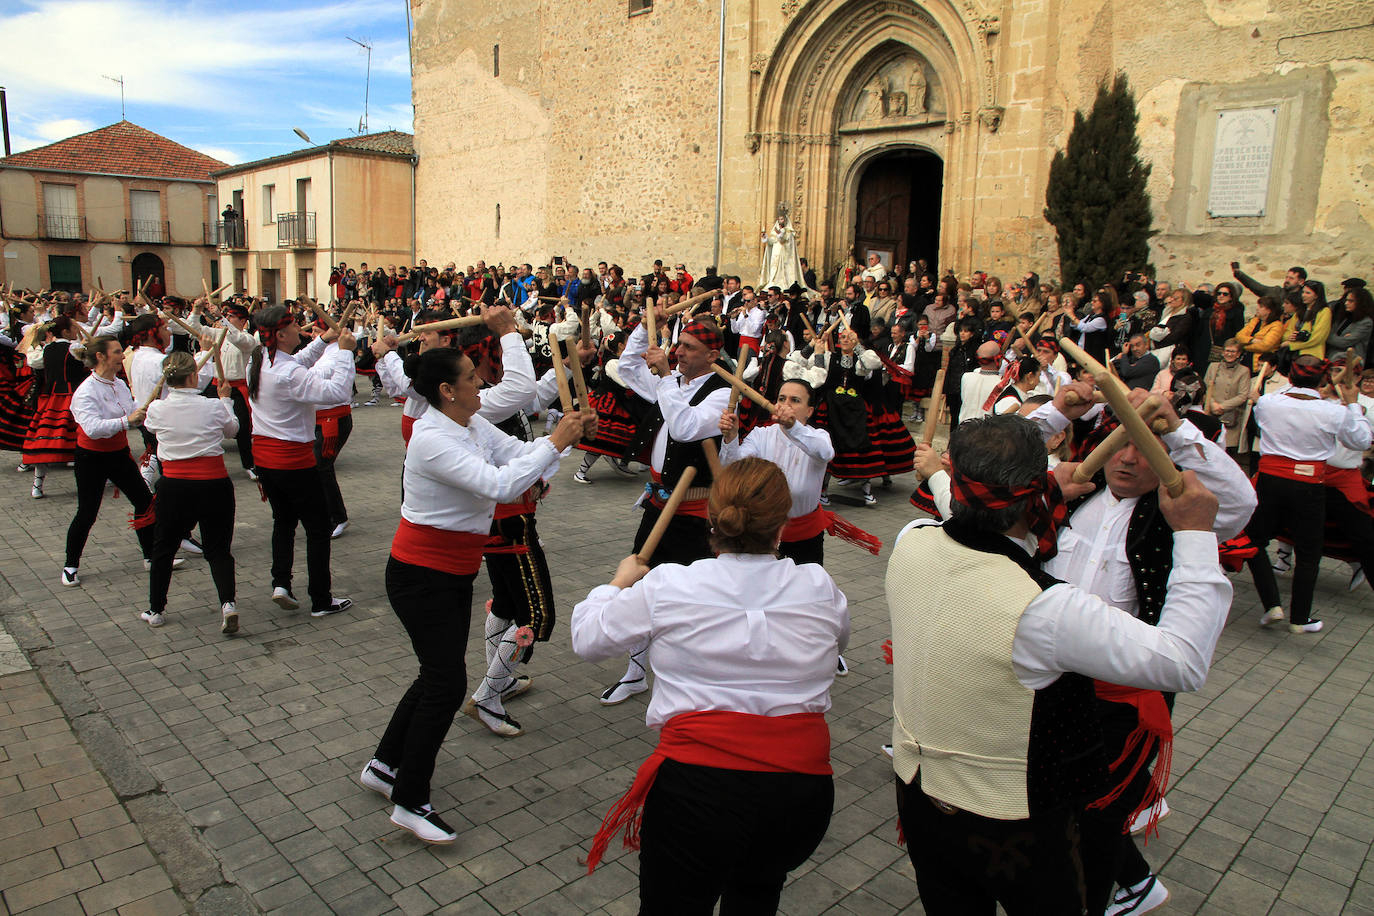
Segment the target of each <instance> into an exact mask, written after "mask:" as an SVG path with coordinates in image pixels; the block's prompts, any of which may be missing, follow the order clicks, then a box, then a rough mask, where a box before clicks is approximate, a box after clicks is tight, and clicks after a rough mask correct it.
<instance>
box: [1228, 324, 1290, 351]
mask: <svg viewBox="0 0 1374 916" xmlns="http://www.w3.org/2000/svg"><path fill="white" fill-rule="evenodd" d="M1283 331H1284V324H1283V322H1282V321H1271V322H1269V323H1268V324H1266V325H1265V326H1264V327H1260V326H1259V316H1258V315H1256V316H1255V317H1254V318H1251V319H1250V321H1249V322H1248V323H1247V324H1246V325H1245V327H1243V328H1241V329H1240V330H1239V331H1237V332H1236V340H1238V341H1240V345H1241V348H1242V349H1244V350H1245V352H1247V353H1268V352H1270V351H1271V350H1276V349H1278V346H1279V341H1281V340H1283Z"/></svg>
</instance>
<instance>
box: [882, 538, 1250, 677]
mask: <svg viewBox="0 0 1374 916" xmlns="http://www.w3.org/2000/svg"><path fill="white" fill-rule="evenodd" d="M933 524H937V523H936V522H934V521H932V520H930V519H921V520H918V521H915V522H912V523H911V524H910V525H907V527H906V528H904V529H903V530H902V533H901V534H899V535H898V536H897V537H898V539H899V540H900V539H901V537H902V535H904V534H906V532H907V531H909V530H910V529H911V528H913V527H916V526H919V525H933ZM1015 543H1018V544H1020V546H1021V547H1022V548H1025V547H1026V546H1027V545H1026V544H1025V543H1024V542H1019V541H1017V542H1015ZM1231 594H1232V589H1231V581H1230V580H1229V579H1227V578H1226V576H1225V575H1224V574H1223V573H1222V571H1221V564H1220V563H1219V562H1218V560H1217V537H1216V535H1215V534H1212V533H1211V532H1210V531H1177V532H1175V533H1174V567H1173V572H1171V573H1170V574H1169V584H1168V591H1167V593H1166V597H1165V599H1164V608H1163V610H1162V611H1161V612H1160V617H1159V624H1158V626H1150V625H1149V624H1148V623H1145V622H1143V621H1141V620H1137V619H1136V618H1135V616H1134V615H1132V614H1130V613H1128V612H1126V611H1123V610H1121V609H1120V608H1118V607H1114V606H1113V603H1109V602H1107V601H1104V600H1103V599H1101V598H1099V597H1097V596H1096V595H1093V594H1091V593H1090V592H1088V591H1086V590H1084V589H1082V588H1079V587H1077V586H1075V585H1070V584H1067V583H1063V584H1060V585H1055V586H1052V587H1050V588H1047V589H1045V590H1044V591H1043V592H1041V593H1040V595H1039V596H1038V597H1036V598H1035V599H1034V600H1033V601H1031V603H1030V604H1028V605H1026V609H1025V610H1024V611H1022V612H1021V620H1020V622H1019V623H1018V624H1017V626H1016V636H1015V638H1014V639H1013V640H1012V649H1011V659H1012V668H1013V670H1014V671H1015V673H1016V679H1017V681H1019V682H1020V683H1021V685H1022V686H1023V687H1026V688H1028V689H1030V690H1040V689H1041V688H1044V687H1048V686H1049V685H1050V684H1053V683H1054V682H1055V680H1057V679H1058V678H1059V676H1060V675H1061V674H1064V673H1067V672H1070V671H1076V672H1078V673H1079V674H1084V675H1087V676H1088V677H1091V678H1097V679H1099V680H1104V681H1110V682H1111V683H1113V684H1123V685H1126V686H1131V687H1141V688H1144V689H1147V690H1167V691H1193V690H1198V689H1200V688H1201V687H1202V686H1203V684H1205V683H1206V682H1207V670H1208V668H1209V667H1210V666H1211V663H1212V653H1213V652H1214V651H1215V650H1216V646H1217V640H1218V639H1219V638H1220V637H1221V631H1222V629H1223V628H1224V627H1225V626H1226V615H1227V613H1228V612H1229V611H1230V609H1231Z"/></svg>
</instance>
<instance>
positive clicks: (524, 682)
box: [501, 674, 534, 703]
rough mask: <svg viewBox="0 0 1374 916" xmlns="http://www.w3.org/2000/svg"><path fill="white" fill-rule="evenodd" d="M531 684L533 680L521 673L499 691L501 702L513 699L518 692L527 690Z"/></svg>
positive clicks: (518, 694) (532, 684)
mask: <svg viewBox="0 0 1374 916" xmlns="http://www.w3.org/2000/svg"><path fill="white" fill-rule="evenodd" d="M533 686H534V681H532V680H530V678H529V675H527V674H522V675H520V676H519V677H517V678H515V679H514V680H512V681H511V684H510V686H509V687H507V688H506V689H505V690H503V691H501V702H503V703H504V702H505V701H506V700H513V699H515V698H516V697H518V696H520V694H522V693H525V692H526V691H528V690H529V689H530V688H531V687H533Z"/></svg>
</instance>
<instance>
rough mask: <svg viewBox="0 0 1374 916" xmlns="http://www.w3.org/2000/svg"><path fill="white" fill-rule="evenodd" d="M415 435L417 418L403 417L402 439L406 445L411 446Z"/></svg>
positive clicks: (403, 415)
mask: <svg viewBox="0 0 1374 916" xmlns="http://www.w3.org/2000/svg"><path fill="white" fill-rule="evenodd" d="M414 433H415V418H414V417H407V416H406V415H405V414H402V415H401V439H402V440H404V441H405V444H406V445H410V437H411V436H412V435H414Z"/></svg>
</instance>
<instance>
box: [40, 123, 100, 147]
mask: <svg viewBox="0 0 1374 916" xmlns="http://www.w3.org/2000/svg"><path fill="white" fill-rule="evenodd" d="M99 126H100V125H98V124H96V123H95V122H94V121H86V120H84V119H82V118H58V119H56V120H53V121H43V122H42V123H40V124H35V125H34V128H33V129H34V131H35V132H36V133H37V134H38V136H40V137H42V138H43V142H45V143H52V142H54V141H56V140H65V139H66V138H68V137H72V136H75V135H76V134H84V133H85V132H86V131H88V130H95V129H96V128H97V127H99Z"/></svg>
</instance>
